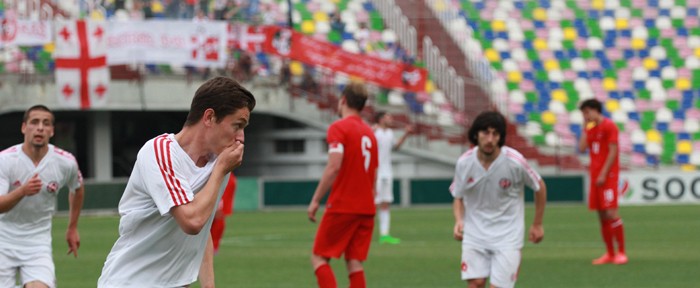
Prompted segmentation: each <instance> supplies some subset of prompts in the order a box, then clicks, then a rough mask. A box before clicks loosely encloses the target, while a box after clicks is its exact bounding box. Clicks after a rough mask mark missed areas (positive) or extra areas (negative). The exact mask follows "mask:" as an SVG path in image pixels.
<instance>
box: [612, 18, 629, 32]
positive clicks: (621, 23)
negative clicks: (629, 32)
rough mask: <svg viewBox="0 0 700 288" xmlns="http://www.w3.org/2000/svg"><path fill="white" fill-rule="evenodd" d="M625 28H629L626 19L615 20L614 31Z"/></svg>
mask: <svg viewBox="0 0 700 288" xmlns="http://www.w3.org/2000/svg"><path fill="white" fill-rule="evenodd" d="M627 28H629V22H627V19H625V18H617V20H615V29H617V30H623V29H627Z"/></svg>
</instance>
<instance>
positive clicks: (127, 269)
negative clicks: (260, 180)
mask: <svg viewBox="0 0 700 288" xmlns="http://www.w3.org/2000/svg"><path fill="white" fill-rule="evenodd" d="M254 107H255V98H254V97H253V94H251V93H250V92H249V91H248V90H246V89H245V88H243V87H242V86H241V85H240V84H238V83H237V82H236V81H234V80H233V79H230V78H226V77H216V78H213V79H210V80H209V81H207V82H205V83H204V84H202V86H200V87H199V89H197V92H195V95H194V99H193V100H192V105H191V107H190V112H189V114H188V115H187V120H186V122H185V124H184V126H183V128H182V130H180V132H178V133H177V134H163V135H160V136H158V137H156V138H154V139H151V140H149V141H148V142H146V144H145V145H144V146H143V147H142V148H141V150H140V151H139V153H138V156H137V159H136V163H135V165H134V170H133V171H132V172H131V177H130V178H129V182H128V183H127V186H126V189H125V190H124V195H123V196H122V199H121V201H120V202H119V214H120V215H121V220H120V223H119V239H117V241H116V243H114V247H112V251H111V252H110V253H109V255H108V256H107V260H106V261H105V264H104V267H103V268H102V275H101V276H100V279H99V280H98V283H97V286H98V287H183V286H188V285H190V284H191V283H193V282H195V281H196V280H197V276H198V275H199V281H200V285H201V286H202V287H214V263H213V251H214V250H213V244H212V240H211V237H210V233H209V229H210V227H211V223H212V220H213V219H214V214H215V212H216V208H217V206H218V201H219V199H221V195H220V194H221V192H220V191H223V190H222V189H219V188H220V187H221V185H222V182H223V181H224V180H225V179H226V175H228V174H229V173H231V171H232V170H233V169H235V168H236V167H238V166H239V165H241V162H242V161H243V143H244V133H243V130H244V128H245V127H246V126H247V125H248V121H249V119H250V113H251V111H252V110H253V108H254Z"/></svg>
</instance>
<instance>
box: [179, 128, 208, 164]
mask: <svg viewBox="0 0 700 288" xmlns="http://www.w3.org/2000/svg"><path fill="white" fill-rule="evenodd" d="M195 125H198V124H195ZM202 131H204V130H203V129H194V127H190V126H185V127H183V128H182V130H180V132H178V133H177V134H175V141H177V144H178V145H180V148H182V150H185V153H187V155H189V156H190V159H192V161H194V163H195V165H197V167H204V165H206V164H207V162H209V158H210V157H211V151H209V150H208V149H207V145H206V143H205V142H206V141H205V140H204V139H205V137H204V135H201V134H202Z"/></svg>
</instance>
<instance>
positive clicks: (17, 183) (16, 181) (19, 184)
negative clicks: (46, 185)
mask: <svg viewBox="0 0 700 288" xmlns="http://www.w3.org/2000/svg"><path fill="white" fill-rule="evenodd" d="M19 186H22V182H19V180H15V182H14V183H12V187H19Z"/></svg>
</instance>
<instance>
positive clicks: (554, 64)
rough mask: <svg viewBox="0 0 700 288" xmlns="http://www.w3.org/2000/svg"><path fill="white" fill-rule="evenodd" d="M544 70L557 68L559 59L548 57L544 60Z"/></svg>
mask: <svg viewBox="0 0 700 288" xmlns="http://www.w3.org/2000/svg"><path fill="white" fill-rule="evenodd" d="M544 70H547V71H552V70H559V61H557V60H555V59H549V60H547V61H545V62H544Z"/></svg>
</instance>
